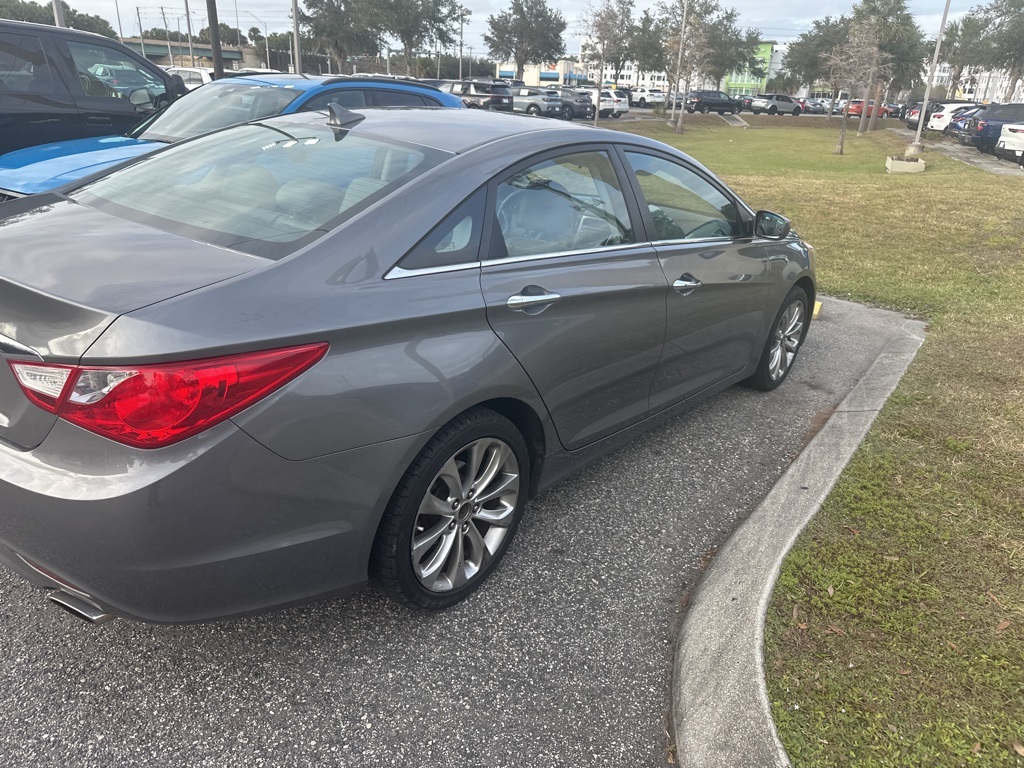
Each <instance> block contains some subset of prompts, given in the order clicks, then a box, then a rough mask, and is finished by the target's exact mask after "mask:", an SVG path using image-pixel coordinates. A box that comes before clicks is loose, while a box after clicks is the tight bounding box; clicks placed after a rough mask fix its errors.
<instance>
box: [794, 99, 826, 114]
mask: <svg viewBox="0 0 1024 768" xmlns="http://www.w3.org/2000/svg"><path fill="white" fill-rule="evenodd" d="M799 101H800V109H802V110H803V111H804V112H806V113H807V114H809V115H824V114H825V112H826V108H825V103H824V102H823V101H822V100H821V99H815V98H805V99H800V100H799Z"/></svg>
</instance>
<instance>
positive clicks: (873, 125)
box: [868, 83, 882, 131]
mask: <svg viewBox="0 0 1024 768" xmlns="http://www.w3.org/2000/svg"><path fill="white" fill-rule="evenodd" d="M881 111H882V84H881V83H879V84H878V87H877V88H875V108H874V109H872V110H871V122H870V123H868V130H869V131H877V130H878V113H879V112H881Z"/></svg>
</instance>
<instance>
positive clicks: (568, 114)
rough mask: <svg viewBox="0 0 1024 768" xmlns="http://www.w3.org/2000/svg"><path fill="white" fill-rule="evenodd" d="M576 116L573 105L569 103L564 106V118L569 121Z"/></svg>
mask: <svg viewBox="0 0 1024 768" xmlns="http://www.w3.org/2000/svg"><path fill="white" fill-rule="evenodd" d="M574 117H576V114H575V113H574V112H573V109H572V107H570V106H569V105H568V104H565V105H563V106H562V119H563V120H568V121H569V122H572V119H573V118H574Z"/></svg>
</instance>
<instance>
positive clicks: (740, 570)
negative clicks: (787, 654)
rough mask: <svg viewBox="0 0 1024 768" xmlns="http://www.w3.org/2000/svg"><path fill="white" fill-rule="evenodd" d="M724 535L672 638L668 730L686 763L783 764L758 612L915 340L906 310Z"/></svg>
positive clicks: (917, 327)
mask: <svg viewBox="0 0 1024 768" xmlns="http://www.w3.org/2000/svg"><path fill="white" fill-rule="evenodd" d="M900 331H901V335H899V336H897V337H895V338H894V339H893V340H892V341H891V342H890V343H889V344H888V345H887V346H886V347H885V348H884V349H883V350H882V351H881V353H879V355H878V357H877V358H875V361H874V362H873V363H872V364H871V367H870V368H869V369H868V370H867V372H866V373H865V374H864V376H863V378H862V379H861V380H860V381H859V382H858V383H857V385H856V386H855V387H854V388H853V390H852V391H851V392H850V393H849V394H848V395H847V396H846V398H845V399H844V400H843V401H842V403H840V404H839V407H838V408H837V409H836V411H835V412H834V413H833V414H832V416H831V418H829V420H828V422H826V424H825V426H824V427H823V428H822V429H821V431H820V432H818V434H817V435H815V437H814V439H813V440H811V442H810V443H809V444H808V445H807V447H806V448H805V449H804V450H803V451H802V452H801V454H800V455H799V456H798V457H797V459H796V461H794V462H793V464H792V465H791V466H790V467H789V469H788V470H786V472H785V474H784V475H783V476H782V478H781V479H780V480H779V482H778V483H777V484H776V485H775V487H774V488H773V489H772V490H771V491H770V492H769V494H768V496H767V497H765V499H764V501H763V502H761V505H760V506H759V507H758V508H757V509H756V510H755V511H754V513H753V514H752V515H751V516H750V518H749V519H747V520H746V521H745V522H744V523H743V524H742V525H741V526H740V527H739V528H737V529H736V531H735V532H734V533H733V535H732V537H731V538H730V539H729V541H728V542H726V544H725V546H724V547H722V550H721V551H720V552H719V553H718V555H717V556H716V557H715V559H714V560H713V561H712V563H711V566H710V568H709V569H708V571H707V572H706V573H705V575H704V578H703V580H702V581H701V583H700V584H699V586H698V588H697V591H696V593H695V594H694V596H693V598H692V599H691V601H690V606H689V608H688V610H687V614H686V618H685V620H684V622H683V626H682V631H681V632H680V636H679V640H678V641H677V644H676V649H675V650H676V653H675V663H674V667H673V683H672V705H673V711H672V731H673V736H674V739H675V744H676V758H677V762H678V763H679V764H680V765H682V766H693V767H695V768H746V766H750V767H751V768H754V767H755V766H756V767H757V768H769V766H772V767H777V768H788V767H789V765H790V763H789V758H788V756H787V755H786V751H785V749H783V747H782V744H781V742H780V741H779V738H778V735H777V734H776V731H775V724H774V722H773V720H772V715H771V706H770V703H769V701H768V694H767V691H766V689H765V683H764V655H763V646H764V619H765V614H766V611H767V608H768V602H769V600H770V599H771V595H772V591H773V589H774V586H775V581H776V579H777V578H778V575H779V569H780V567H781V565H782V561H783V559H784V558H785V556H786V553H787V552H788V551H789V549H790V547H792V545H793V542H794V541H795V540H796V537H797V535H798V534H799V533H800V531H801V530H803V528H804V526H805V525H806V524H807V523H808V522H809V521H810V520H811V518H813V517H814V515H815V514H816V513H817V511H818V509H819V508H820V507H821V504H822V502H823V501H824V500H825V497H826V496H827V495H828V494H829V492H830V491H831V490H832V486H833V485H834V484H835V482H836V480H838V478H839V475H840V474H841V473H842V471H843V468H844V467H845V466H846V464H847V463H848V462H849V460H850V458H851V457H852V456H853V453H854V451H856V449H857V447H858V446H859V445H860V443H861V441H862V440H863V439H864V436H865V435H866V434H867V432H868V429H869V428H870V427H871V424H872V422H874V420H875V417H876V416H877V415H878V412H879V411H880V410H881V408H882V406H883V405H884V404H885V401H886V400H887V399H888V398H889V395H891V394H892V392H893V390H894V389H895V388H896V385H897V384H898V383H899V381H900V378H901V377H902V376H903V374H904V372H905V371H906V370H907V367H908V366H909V365H910V363H911V361H912V360H913V359H914V356H915V355H916V354H917V351H918V349H919V348H920V346H921V344H922V343H923V341H924V333H925V324H924V323H922V322H919V321H916V320H907V321H906V322H905V323H904V324H903V326H902V327H901V329H900Z"/></svg>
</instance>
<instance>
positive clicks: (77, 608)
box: [46, 589, 117, 624]
mask: <svg viewBox="0 0 1024 768" xmlns="http://www.w3.org/2000/svg"><path fill="white" fill-rule="evenodd" d="M46 599H47V600H50V601H52V602H54V603H56V604H57V605H59V606H60V607H61V608H63V609H64V610H65V611H67V612H68V613H70V614H71V615H72V616H77V617H78V618H80V619H82V620H83V621H88V622H89V623H90V624H103V623H105V622H108V621H110V620H111V619H115V618H117V617H116V616H114V614H112V613H107V612H106V611H105V610H103V609H102V608H100V607H99V606H98V605H96V604H95V603H93V602H92V601H90V600H86V599H85V598H83V597H79V596H78V595H72V594H70V593H69V592H65V591H64V590H61V589H55V590H53V591H51V592H50V593H49V594H48V595H47V596H46Z"/></svg>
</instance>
